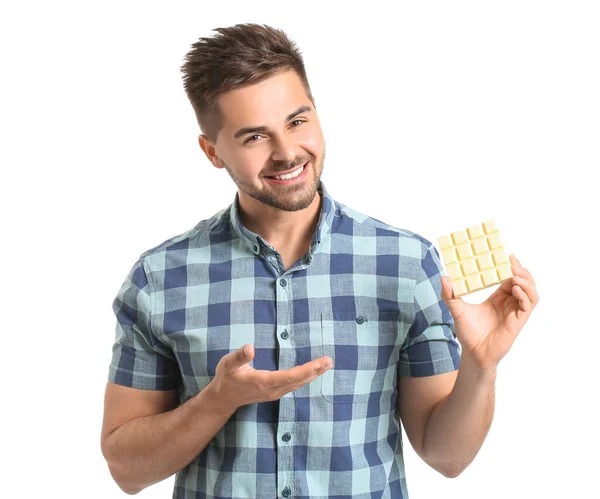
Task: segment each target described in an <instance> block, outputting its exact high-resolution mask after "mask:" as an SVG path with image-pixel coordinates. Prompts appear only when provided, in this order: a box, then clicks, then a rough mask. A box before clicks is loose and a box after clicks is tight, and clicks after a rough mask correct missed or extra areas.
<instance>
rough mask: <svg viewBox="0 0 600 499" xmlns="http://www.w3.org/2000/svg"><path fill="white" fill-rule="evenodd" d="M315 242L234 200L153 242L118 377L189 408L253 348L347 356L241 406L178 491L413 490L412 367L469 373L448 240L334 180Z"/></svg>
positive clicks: (125, 297)
mask: <svg viewBox="0 0 600 499" xmlns="http://www.w3.org/2000/svg"><path fill="white" fill-rule="evenodd" d="M319 194H320V196H321V214H320V219H319V223H318V226H317V229H316V230H315V233H314V235H313V238H312V242H311V245H310V249H309V251H308V252H307V253H306V254H305V255H304V256H303V257H302V258H301V259H299V260H298V261H297V262H295V263H294V264H293V265H292V266H291V267H290V268H289V269H288V270H285V269H284V265H283V261H282V259H281V255H280V254H279V253H278V251H277V250H276V249H275V248H274V247H273V246H271V245H270V244H269V243H268V242H267V241H266V240H265V239H263V238H262V237H261V236H260V235H259V234H257V233H254V232H251V231H250V230H248V229H247V228H246V227H244V226H243V225H242V224H241V222H240V218H239V204H238V203H239V195H238V194H237V193H236V196H235V199H234V202H233V203H232V204H231V205H230V206H229V207H227V208H226V209H224V210H222V211H220V212H218V213H217V214H215V215H214V216H212V217H211V218H209V219H207V220H202V221H201V222H199V223H198V224H197V225H196V226H195V227H194V228H192V229H190V230H189V231H187V232H185V233H183V234H181V235H178V236H175V237H172V238H170V239H168V240H166V241H164V242H163V243H161V244H160V245H158V246H156V247H154V248H152V249H150V250H148V251H146V252H144V253H142V254H141V255H140V257H139V259H138V260H137V261H136V262H135V264H134V265H133V267H132V268H131V271H130V272H129V275H128V276H127V278H126V279H125V281H124V283H123V285H122V287H121V289H120V290H119V292H118V294H117V296H116V298H115V300H114V302H113V310H114V312H115V315H116V318H117V324H116V340H115V343H114V345H113V350H112V361H111V364H110V367H109V375H108V379H109V380H110V381H112V382H114V383H117V384H120V385H125V386H128V387H133V388H138V389H145V390H171V389H176V390H178V393H179V400H180V403H181V404H183V403H185V402H186V401H187V400H189V399H190V398H191V397H194V396H195V395H196V394H198V393H199V392H200V391H201V390H202V389H203V388H204V387H205V386H206V385H207V384H208V383H209V382H210V381H211V379H212V378H213V377H214V375H215V368H216V365H217V363H218V362H219V360H220V359H221V357H223V356H224V355H225V354H227V353H230V352H232V351H234V350H237V349H238V348H240V347H241V346H242V345H244V344H246V343H251V344H253V345H254V348H255V352H256V353H255V357H254V359H253V360H252V361H251V362H250V365H251V366H252V367H254V368H255V369H265V370H269V371H274V370H278V369H279V370H281V369H289V368H291V367H294V366H297V365H301V364H304V363H306V362H308V361H310V360H313V359H317V358H319V357H322V356H324V355H327V356H329V357H331V358H332V359H333V367H332V368H331V369H330V370H329V371H327V372H325V373H324V374H322V375H321V376H319V377H317V378H316V379H315V380H314V381H312V382H310V383H308V384H306V385H304V386H302V387H300V388H299V389H297V390H295V391H292V392H290V393H288V394H286V395H284V396H283V397H282V398H281V399H279V400H276V401H272V402H263V403H258V404H250V405H245V406H242V407H240V408H239V409H238V410H237V411H236V412H235V413H234V415H233V416H232V417H231V418H230V419H229V420H228V421H227V423H226V424H225V425H224V426H223V427H222V428H221V429H220V430H219V432H218V433H217V434H216V435H215V437H214V438H213V440H212V441H211V442H210V443H209V444H208V446H207V447H206V448H205V449H204V450H203V451H202V452H201V453H200V454H199V455H198V456H197V457H196V458H195V459H194V460H193V461H192V462H191V463H190V464H189V465H188V466H186V467H185V468H184V469H182V470H180V471H179V472H178V473H177V474H176V478H175V488H174V491H173V497H174V498H180V499H187V498H254V499H256V498H274V497H284V498H288V497H294V498H307V499H308V498H311V499H315V498H330V497H335V498H342V497H352V498H365V499H366V498H368V499H372V498H375V497H377V498H394V499H400V498H404V499H406V498H408V493H407V485H406V477H405V472H404V460H403V454H402V448H403V444H402V433H401V430H400V422H399V419H398V416H397V415H396V408H397V403H398V386H399V385H398V376H431V375H435V374H440V373H444V372H448V371H453V370H456V369H458V367H459V362H460V352H461V348H460V345H459V343H458V341H457V339H456V335H455V328H454V321H453V318H452V316H451V315H450V311H449V310H448V308H447V306H446V304H445V303H444V302H443V300H442V298H441V283H440V277H441V275H445V272H444V271H443V268H442V266H441V263H440V258H439V254H438V251H437V250H436V248H435V247H434V246H433V245H432V243H431V242H429V241H428V240H426V239H424V238H423V237H421V236H419V235H418V234H416V233H414V232H411V231H409V230H405V229H398V228H395V227H392V226H390V225H387V224H385V223H383V222H381V221H379V220H376V219H374V218H371V217H368V216H366V215H362V214H360V213H358V212H356V211H354V210H352V209H351V208H348V207H347V206H345V205H343V204H342V203H339V202H336V201H334V200H333V198H332V197H331V196H330V195H329V193H328V192H327V190H326V189H325V185H324V184H323V182H321V184H320V186H319Z"/></svg>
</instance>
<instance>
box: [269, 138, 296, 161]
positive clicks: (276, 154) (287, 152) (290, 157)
mask: <svg viewBox="0 0 600 499" xmlns="http://www.w3.org/2000/svg"><path fill="white" fill-rule="evenodd" d="M274 143H275V147H274V149H273V154H272V155H271V159H272V160H273V161H274V162H277V161H281V162H286V163H290V164H293V163H294V159H295V158H296V151H297V149H296V144H295V143H294V141H293V140H291V139H288V138H287V137H279V138H275V139H274Z"/></svg>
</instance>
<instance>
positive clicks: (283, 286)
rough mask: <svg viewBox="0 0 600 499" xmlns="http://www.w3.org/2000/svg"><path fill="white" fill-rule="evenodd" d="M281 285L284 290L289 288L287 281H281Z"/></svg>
mask: <svg viewBox="0 0 600 499" xmlns="http://www.w3.org/2000/svg"><path fill="white" fill-rule="evenodd" d="M279 284H280V285H281V287H282V288H285V287H286V286H287V282H286V280H285V279H281V280H280V281H279Z"/></svg>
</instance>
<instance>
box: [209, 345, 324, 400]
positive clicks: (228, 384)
mask: <svg viewBox="0 0 600 499" xmlns="http://www.w3.org/2000/svg"><path fill="white" fill-rule="evenodd" d="M245 349H247V350H248V353H245ZM253 358H254V347H253V346H252V345H250V344H246V345H244V346H243V347H242V348H240V349H238V350H236V351H235V352H231V353H228V354H227V355H224V356H223V357H222V358H221V360H220V361H219V363H218V364H217V367H216V370H215V377H214V378H213V379H212V381H211V382H210V385H212V388H213V390H214V393H215V395H216V396H217V397H218V399H219V403H220V404H224V405H226V406H228V407H230V408H231V409H233V410H236V409H237V408H238V407H241V406H243V405H247V404H255V403H258V402H267V401H273V400H278V399H280V398H281V397H283V396H284V395H285V394H286V393H289V392H291V391H293V390H297V389H298V388H300V387H301V386H304V385H305V384H307V383H310V382H311V381H313V380H314V379H316V378H317V377H318V376H320V375H321V374H323V373H324V372H325V371H327V370H328V369H329V368H330V367H331V366H327V363H332V362H333V361H332V360H331V357H327V356H325V357H321V358H319V359H315V360H311V361H310V362H307V363H306V364H302V365H300V366H295V367H292V368H290V369H284V370H279V371H266V370H257V369H254V368H253V367H252V366H249V365H248V362H250V361H251V360H252V359H253Z"/></svg>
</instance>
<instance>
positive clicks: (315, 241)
mask: <svg viewBox="0 0 600 499" xmlns="http://www.w3.org/2000/svg"><path fill="white" fill-rule="evenodd" d="M317 191H318V192H320V193H321V216H320V217H319V223H318V225H317V228H316V230H315V233H314V234H313V238H312V241H311V243H310V249H309V250H308V254H309V259H311V258H312V254H313V253H314V251H315V250H316V248H317V246H318V245H319V244H320V243H321V241H323V240H324V239H325V237H327V235H328V234H330V233H331V227H332V225H333V217H334V215H335V210H336V206H335V201H334V200H333V198H332V197H331V195H330V194H329V192H328V191H327V189H326V188H325V184H324V183H323V181H322V180H321V181H319V187H318V188H317ZM239 213H240V212H239V192H236V193H235V199H234V201H233V203H232V204H231V207H230V209H229V220H230V221H231V224H232V225H233V228H234V230H235V232H236V233H237V234H238V236H239V237H240V239H241V240H242V241H243V242H244V244H246V246H248V248H250V251H252V252H253V253H254V254H256V255H258V254H259V253H260V247H261V244H262V245H264V246H266V247H268V248H271V249H274V248H273V246H271V245H270V244H269V243H268V242H267V241H265V240H264V239H263V238H262V236H261V235H260V234H257V233H255V232H252V231H251V230H249V229H247V228H246V227H245V226H244V225H243V224H242V222H241V220H240V216H239Z"/></svg>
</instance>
